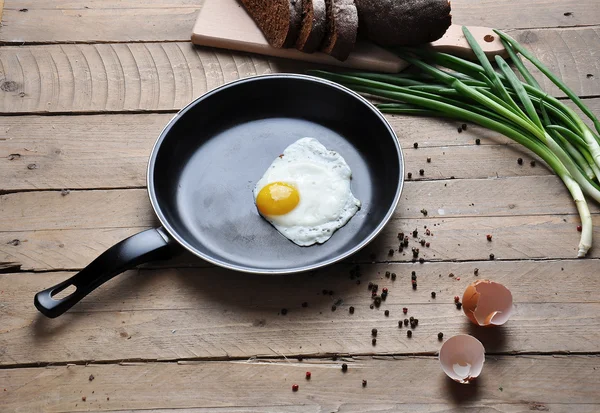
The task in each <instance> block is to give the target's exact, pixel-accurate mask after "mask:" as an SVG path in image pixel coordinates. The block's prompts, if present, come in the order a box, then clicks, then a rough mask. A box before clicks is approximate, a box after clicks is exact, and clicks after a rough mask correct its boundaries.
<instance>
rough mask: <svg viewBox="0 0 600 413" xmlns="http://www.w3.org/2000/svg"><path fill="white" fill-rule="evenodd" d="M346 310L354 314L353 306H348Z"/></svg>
mask: <svg viewBox="0 0 600 413" xmlns="http://www.w3.org/2000/svg"><path fill="white" fill-rule="evenodd" d="M348 311H349V312H350V314H354V307H352V306H350V308H348Z"/></svg>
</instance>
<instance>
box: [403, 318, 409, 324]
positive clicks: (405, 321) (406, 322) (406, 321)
mask: <svg viewBox="0 0 600 413" xmlns="http://www.w3.org/2000/svg"><path fill="white" fill-rule="evenodd" d="M404 325H405V326H407V325H408V318H405V319H404Z"/></svg>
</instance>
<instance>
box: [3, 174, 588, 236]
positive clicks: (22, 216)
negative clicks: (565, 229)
mask: <svg viewBox="0 0 600 413" xmlns="http://www.w3.org/2000/svg"><path fill="white" fill-rule="evenodd" d="M515 163H516V162H515ZM484 194H485V196H484ZM459 195H460V196H459ZM254 208H255V207H254V205H253V204H252V205H250V206H249V208H248V213H249V214H251V213H254ZM421 209H426V210H427V211H428V214H427V218H428V219H429V220H430V221H431V225H433V223H434V222H439V221H440V220H441V219H446V218H451V217H461V218H465V217H485V216H489V217H492V216H496V217H497V216H509V217H516V216H533V215H557V214H558V215H563V214H564V215H575V214H576V213H577V210H576V208H575V205H574V203H573V202H572V199H571V198H570V195H569V192H568V191H567V190H566V188H563V186H562V185H561V183H560V180H559V179H558V178H557V177H555V176H524V177H513V178H502V179H491V180H490V179H459V180H447V181H423V182H418V183H417V182H413V181H408V182H406V186H405V189H404V193H403V195H402V201H401V203H400V205H399V207H398V209H397V210H396V214H395V217H394V220H396V221H399V220H405V219H418V218H423V214H422V213H421ZM590 210H591V211H592V212H593V213H598V212H599V211H600V207H599V206H598V205H597V204H596V203H593V202H590ZM0 215H1V216H2V217H3V219H4V220H3V222H2V224H1V225H0V232H2V233H7V232H15V231H35V230H37V231H44V230H62V229H83V228H87V229H102V228H141V227H148V226H151V225H155V224H156V223H157V220H156V219H155V218H154V214H153V212H152V209H151V206H150V202H149V200H148V195H147V191H146V190H145V189H128V190H94V191H72V192H70V193H63V192H57V191H42V192H19V193H13V194H7V195H1V196H0ZM440 225H441V224H440ZM432 229H433V228H432Z"/></svg>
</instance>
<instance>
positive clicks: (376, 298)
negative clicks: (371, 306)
mask: <svg viewBox="0 0 600 413" xmlns="http://www.w3.org/2000/svg"><path fill="white" fill-rule="evenodd" d="M380 305H381V297H375V307H379V306H380Z"/></svg>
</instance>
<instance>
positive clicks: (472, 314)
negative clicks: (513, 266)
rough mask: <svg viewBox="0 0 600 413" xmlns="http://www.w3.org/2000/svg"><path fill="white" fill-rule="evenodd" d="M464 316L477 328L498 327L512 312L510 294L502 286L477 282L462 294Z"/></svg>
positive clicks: (487, 281)
mask: <svg viewBox="0 0 600 413" xmlns="http://www.w3.org/2000/svg"><path fill="white" fill-rule="evenodd" d="M462 307H463V311H464V312H465V315H466V316H467V317H469V320H471V321H472V322H473V323H474V324H476V325H478V326H499V325H502V324H504V323H506V322H507V321H508V319H509V318H510V315H511V314H512V311H513V299H512V294H511V293H510V291H509V290H508V288H506V287H505V286H503V285H502V284H498V283H497V282H494V281H489V280H477V281H475V282H473V283H472V284H471V285H469V286H468V287H467V289H466V290H465V293H464V294H463V299H462Z"/></svg>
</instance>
